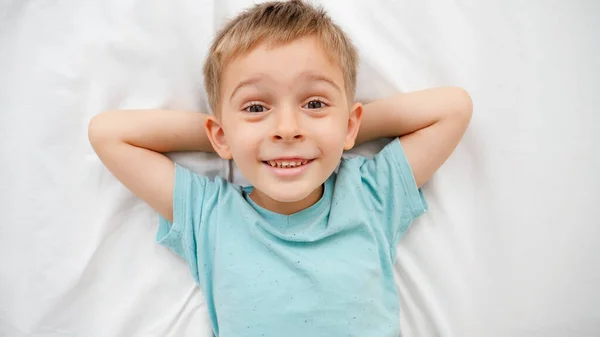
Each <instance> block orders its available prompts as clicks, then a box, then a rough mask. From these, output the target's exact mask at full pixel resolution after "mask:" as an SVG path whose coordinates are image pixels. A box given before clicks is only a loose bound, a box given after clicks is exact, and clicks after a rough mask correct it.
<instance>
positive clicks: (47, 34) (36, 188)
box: [0, 0, 600, 337]
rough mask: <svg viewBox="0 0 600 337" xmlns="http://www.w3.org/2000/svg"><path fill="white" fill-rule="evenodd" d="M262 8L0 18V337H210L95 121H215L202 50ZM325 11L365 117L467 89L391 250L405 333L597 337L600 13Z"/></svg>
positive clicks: (440, 0)
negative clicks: (419, 214)
mask: <svg viewBox="0 0 600 337" xmlns="http://www.w3.org/2000/svg"><path fill="white" fill-rule="evenodd" d="M250 3H252V1H210V0H176V1H161V0H145V1H142V0H118V1H117V0H89V1H75V0H71V1H69V0H63V1H58V0H57V1H43V0H38V1H33V0H30V1H25V0H12V1H11V0H0V216H1V218H0V219H1V222H0V336H10V337H21V336H35V337H41V336H48V337H50V336H52V337H59V336H60V337H70V336H85V337H96V336H98V337H100V336H102V337H106V336H111V337H112V336H117V337H121V336H122V337H126V336H127V337H129V336H160V337H164V336H178V337H179V336H183V337H188V336H189V337H192V336H194V337H196V336H209V335H210V326H209V323H208V318H207V316H206V307H205V306H204V304H203V303H204V300H203V297H202V295H201V293H200V291H199V290H198V289H197V288H196V287H195V286H194V284H193V281H192V278H191V277H190V276H189V274H188V271H187V269H186V266H185V263H183V262H182V261H181V260H179V258H177V257H176V256H174V255H173V254H172V253H170V252H169V251H167V250H166V249H165V248H163V247H161V246H159V245H157V244H155V242H154V235H155V230H156V221H157V217H156V214H155V213H154V212H153V211H152V210H151V209H150V208H149V207H148V206H146V205H145V204H143V203H142V202H141V201H139V200H138V199H136V198H135V197H133V196H132V195H131V194H130V193H129V192H128V191H127V190H126V189H124V188H123V187H121V186H120V184H119V183H118V182H117V181H116V180H115V179H114V178H113V177H112V176H111V175H110V173H109V172H108V171H107V170H106V169H105V168H104V167H103V166H102V164H101V163H100V161H99V160H98V159H97V157H96V156H95V154H94V152H93V151H92V149H91V147H90V146H89V144H88V142H87V123H88V121H89V119H90V118H91V117H92V116H93V115H95V114H96V113H98V112H100V111H102V110H105V109H116V108H123V109H124V108H157V107H163V108H171V109H194V110H201V111H206V109H207V107H206V103H205V96H204V94H203V88H202V85H201V84H202V75H201V66H202V61H203V58H204V56H205V53H206V50H207V48H208V44H209V43H210V39H211V38H212V36H213V34H214V32H215V29H216V28H218V27H219V26H220V25H221V24H222V23H223V22H224V21H225V19H227V18H231V17H232V16H233V15H234V14H235V13H237V12H238V11H239V10H240V9H241V8H244V7H245V6H247V5H248V4H250ZM322 3H324V4H325V6H326V8H327V9H329V10H330V13H331V15H332V16H333V18H334V19H335V20H336V21H337V22H338V23H339V24H340V25H341V26H342V27H343V28H344V29H346V30H347V32H348V33H349V34H350V36H351V37H352V39H353V40H354V42H355V43H356V45H357V46H358V47H359V49H360V52H361V56H362V63H361V70H360V76H359V85H358V87H359V88H358V98H359V99H361V100H365V101H368V100H371V99H374V98H378V97H383V96H386V95H389V94H391V93H394V92H396V91H403V92H405V91H410V90H416V89H421V88H425V87H430V86H436V85H459V86H463V87H465V88H466V89H467V90H468V91H469V92H470V93H471V95H472V97H473V101H474V107H475V111H474V116H473V121H472V123H471V126H470V128H469V130H468V132H467V134H466V135H465V137H464V140H463V142H462V143H461V144H460V146H459V147H458V149H457V150H456V152H455V153H454V154H453V156H452V157H451V158H450V159H449V161H448V162H447V163H446V164H445V165H444V166H443V167H442V169H441V170H440V171H439V172H438V173H437V174H436V175H435V177H434V179H433V180H432V181H431V182H430V183H428V184H427V185H426V186H425V188H424V191H425V195H426V197H427V199H428V201H429V207H430V209H431V210H430V212H429V213H428V214H427V215H426V216H425V217H423V218H422V219H421V220H419V221H418V222H416V223H415V224H414V225H413V227H412V228H411V230H410V231H409V234H408V235H407V236H406V237H405V239H404V240H403V241H402V243H401V245H400V247H399V263H398V285H399V287H400V291H401V299H400V300H401V301H402V304H401V306H402V310H403V311H402V315H401V316H402V323H401V324H402V330H403V334H404V335H405V336H460V337H462V336H467V337H468V336H488V337H495V336H513V337H526V336H527V337H531V336H544V337H554V336H556V337H559V336H561V337H562V336H582V337H583V336H589V337H591V336H599V335H600V309H599V303H600V290H599V289H598V287H599V286H600V268H599V266H600V248H598V242H599V239H600V205H598V204H599V202H600V177H599V175H600V150H599V149H598V147H599V146H600V135H598V134H597V133H596V131H597V129H598V128H599V127H600V109H599V106H600V98H599V97H600V95H599V89H600V61H599V60H600V37H599V36H598V35H599V33H598V32H600V23H599V22H600V21H598V17H599V14H600V2H598V1H595V0H577V1H567V0H563V1H558V0H549V1H542V0H536V1H533V0H529V1H518V0H510V1H472V0H456V1H446V0H425V1H421V0H419V1H408V0H399V1H392V0H371V1H366V0H352V1H334V0H330V1H322ZM378 146H381V144H371V145H367V146H365V147H363V148H362V149H360V150H361V152H362V153H365V154H370V153H373V151H374V150H375V149H376V148H377V147H378ZM176 159H177V160H178V161H180V162H182V163H185V164H186V165H188V166H190V167H193V168H195V169H196V170H197V171H198V172H201V173H205V174H209V175H215V174H223V175H226V174H227V173H228V172H227V168H228V165H227V163H224V162H221V161H219V160H217V159H216V158H215V157H214V156H211V155H206V154H187V155H179V156H176ZM236 177H237V179H239V178H240V177H239V174H237V175H236Z"/></svg>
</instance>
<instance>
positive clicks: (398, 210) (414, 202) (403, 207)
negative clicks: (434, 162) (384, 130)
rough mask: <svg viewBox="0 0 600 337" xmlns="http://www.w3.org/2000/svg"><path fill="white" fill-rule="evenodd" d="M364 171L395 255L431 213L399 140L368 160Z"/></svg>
mask: <svg viewBox="0 0 600 337" xmlns="http://www.w3.org/2000/svg"><path fill="white" fill-rule="evenodd" d="M360 170H361V178H362V184H363V188H364V190H365V193H364V194H365V197H366V199H367V202H368V203H370V206H371V207H372V208H373V210H374V213H375V214H378V215H379V216H380V218H379V220H380V221H381V223H382V225H383V226H384V230H385V234H386V237H387V239H388V241H389V244H390V248H392V251H395V247H396V244H397V243H398V241H399V240H400V238H401V237H402V236H403V235H404V233H406V231H407V230H408V227H409V226H410V224H411V223H412V222H413V220H415V219H416V218H418V217H420V216H421V215H422V214H423V213H425V212H426V211H427V203H426V202H425V198H424V196H423V193H422V191H421V190H420V189H418V188H417V184H416V182H415V178H414V176H413V173H412V170H411V168H410V165H409V163H408V160H407V159H406V156H405V154H404V150H403V149H402V145H401V143H400V141H399V139H398V138H396V139H394V140H393V141H391V142H390V143H389V144H388V145H386V146H385V147H384V148H383V150H381V151H380V152H379V153H378V154H377V155H375V157H373V158H372V159H369V160H365V161H364V163H363V164H362V165H361V168H360Z"/></svg>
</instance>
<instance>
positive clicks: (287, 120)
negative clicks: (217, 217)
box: [207, 37, 362, 213]
mask: <svg viewBox="0 0 600 337" xmlns="http://www.w3.org/2000/svg"><path fill="white" fill-rule="evenodd" d="M344 88H345V83H344V76H343V73H342V71H341V68H340V67H339V66H338V65H336V64H334V63H332V62H331V61H330V60H329V58H328V57H327V55H326V54H325V52H324V51H323V50H322V48H321V47H320V45H319V44H318V42H317V40H316V39H315V38H312V37H307V38H303V39H299V40H296V41H294V42H292V43H289V44H286V45H282V46H277V47H272V48H267V46H265V45H264V44H263V45H260V46H258V47H257V48H255V49H253V50H252V51H251V52H250V53H248V54H246V55H243V56H241V57H238V58H236V59H234V60H232V61H231V62H230V63H228V65H227V66H226V69H225V70H224V73H223V75H222V87H221V93H222V94H221V95H222V96H221V98H220V99H221V101H220V102H221V111H220V116H219V118H218V119H216V118H211V120H210V121H209V122H207V132H208V134H209V138H210V139H211V141H212V144H213V146H214V148H215V150H216V151H217V152H218V153H219V155H221V157H223V158H233V159H234V160H235V162H236V164H237V166H238V167H239V169H240V170H241V172H242V174H243V175H244V176H245V177H246V178H247V179H248V180H249V181H250V183H252V185H253V186H254V188H255V190H254V192H253V193H252V196H253V199H254V200H255V201H257V202H258V203H259V204H261V206H263V207H265V208H268V209H270V210H272V211H275V212H287V213H291V212H296V211H299V210H301V209H303V208H306V207H308V206H310V205H311V204H313V203H314V202H316V201H317V200H318V198H319V197H320V195H321V186H322V184H323V182H325V180H326V179H327V178H328V177H329V176H330V175H331V174H332V172H333V171H334V170H335V168H336V166H337V165H338V163H339V161H340V158H341V157H342V152H343V150H344V149H350V148H351V147H352V146H353V145H354V140H355V138H356V134H357V131H358V127H359V124H360V118H361V114H362V107H361V105H360V104H359V103H356V104H354V105H353V106H349V103H348V102H349V100H348V97H347V95H346V91H345V89H344ZM259 200H260V202H259ZM294 205H296V206H297V207H294ZM282 210H285V211H282Z"/></svg>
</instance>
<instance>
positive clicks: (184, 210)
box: [157, 140, 427, 337]
mask: <svg viewBox="0 0 600 337" xmlns="http://www.w3.org/2000/svg"><path fill="white" fill-rule="evenodd" d="M250 192H251V187H244V188H242V187H239V186H236V185H234V184H231V183H229V182H228V181H226V180H223V179H221V178H219V177H217V178H215V179H214V180H213V179H209V178H206V177H202V176H199V175H197V174H195V173H192V172H191V171H189V170H187V169H185V168H183V167H181V166H179V165H177V166H176V174H175V190H174V198H173V199H174V200H173V203H174V204H173V218H174V220H173V223H172V224H171V223H169V222H168V221H167V220H165V219H164V218H162V217H161V219H160V224H159V230H158V235H157V240H158V241H159V242H160V243H161V244H163V245H165V246H167V247H169V248H171V249H172V250H173V251H175V252H176V253H177V254H179V255H180V256H182V257H183V258H184V259H185V260H186V261H187V264H188V266H189V268H190V270H191V272H192V275H193V277H194V279H195V280H196V282H197V283H198V285H199V286H200V287H201V288H202V290H203V292H204V295H205V297H206V301H207V304H208V310H209V314H210V320H211V323H212V326H213V331H214V333H215V335H216V336H221V337H233V336H235V337H242V336H252V337H256V336H258V337H261V336H272V337H280V336H289V337H293V336H311V337H318V336H327V337H330V336H361V337H363V336H378V337H383V336H390V337H392V336H393V337H397V336H398V335H399V333H400V322H399V312H400V306H399V300H398V292H397V288H396V284H395V280H394V274H393V264H394V261H395V252H396V247H395V246H396V243H397V242H398V240H399V239H400V238H401V237H402V235H403V234H404V233H405V232H406V230H407V229H408V227H409V225H410V223H411V222H412V221H413V220H414V219H415V218H417V217H418V216H420V215H421V214H423V213H424V212H425V211H426V209H427V206H426V204H425V200H424V199H423V195H422V193H421V192H420V190H418V189H417V187H416V184H415V181H414V177H413V174H412V171H411V169H410V167H409V165H408V162H407V160H406V157H405V155H404V152H403V150H402V147H401V145H400V142H399V141H398V140H394V141H392V142H391V143H390V144H388V145H387V146H386V147H385V148H384V149H383V150H382V151H381V152H379V153H378V154H377V155H376V156H375V157H374V158H373V159H366V158H363V157H355V158H351V159H343V160H342V162H341V164H340V167H339V170H338V172H337V173H334V174H332V176H331V177H330V178H329V179H328V180H327V181H326V182H325V184H324V191H323V196H322V197H321V199H320V200H319V201H318V202H317V203H316V204H314V205H312V206H311V207H309V208H307V209H305V210H302V211H300V212H298V213H295V214H292V215H282V214H276V213H273V212H270V211H268V210H266V209H263V208H261V207H260V206H258V205H257V204H255V203H254V202H253V201H252V200H251V199H250V198H249V193H250Z"/></svg>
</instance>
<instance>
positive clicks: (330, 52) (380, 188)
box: [89, 0, 472, 337]
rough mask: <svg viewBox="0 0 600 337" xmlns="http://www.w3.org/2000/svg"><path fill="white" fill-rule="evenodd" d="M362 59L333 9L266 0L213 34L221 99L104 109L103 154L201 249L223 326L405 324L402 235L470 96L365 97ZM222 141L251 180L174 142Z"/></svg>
mask: <svg viewBox="0 0 600 337" xmlns="http://www.w3.org/2000/svg"><path fill="white" fill-rule="evenodd" d="M357 59H358V57H357V53H356V51H355V49H354V47H353V46H352V44H351V42H350V41H349V39H348V38H347V37H346V36H345V35H344V33H343V32H342V31H341V29H340V28H339V27H338V26H336V25H335V24H333V23H332V21H331V19H330V18H329V17H328V16H327V15H326V13H325V12H324V11H323V10H322V9H315V8H313V7H311V6H310V5H308V4H305V3H304V2H302V1H300V0H296V1H288V2H269V3H263V4H259V5H255V6H254V7H252V8H251V9H249V10H247V11H246V12H244V13H242V14H240V15H239V16H238V17H237V18H235V19H234V20H233V21H232V22H230V23H229V24H228V25H227V26H226V27H224V29H223V30H222V31H220V33H219V34H218V35H217V37H216V39H215V40H214V42H213V45H212V47H211V49H210V52H209V55H208V58H207V60H206V63H205V66H204V72H205V85H206V90H207V93H208V97H209V103H210V106H211V108H212V110H213V115H205V114H201V113H193V112H181V111H116V112H115V111H113V112H104V113H102V114H99V115H98V116H96V117H94V118H93V120H92V121H91V123H90V126H89V138H90V142H91V143H92V145H93V147H94V149H95V151H96V152H97V154H98V156H99V157H100V158H101V160H102V161H103V163H104V164H105V165H106V166H107V167H108V169H109V170H110V171H111V172H112V173H113V174H114V175H115V176H116V177H117V178H118V179H119V180H120V181H121V182H122V183H123V184H124V185H125V186H127V187H128V188H129V189H130V190H131V191H132V192H133V193H135V194H136V195H137V196H139V197H140V198H141V199H143V200H145V201H146V202H147V203H148V204H149V205H150V206H152V207H153V208H154V209H155V210H156V211H157V212H158V213H159V214H160V215H161V217H160V222H159V229H158V235H157V240H158V241H159V242H160V243H161V244H164V245H166V246H167V247H169V248H171V249H172V250H173V251H174V252H176V253H177V254H179V255H181V256H182V257H183V258H184V259H185V260H186V261H187V263H188V266H189V268H190V270H191V272H192V275H193V277H194V279H195V281H196V282H197V284H198V285H199V286H200V287H201V288H202V290H203V292H204V294H205V297H206V301H207V304H208V308H209V313H210V319H211V323H212V327H213V331H214V333H215V335H216V336H236V337H238V336H398V335H399V332H400V325H399V320H398V318H399V310H400V309H399V303H398V293H397V290H396V285H395V282H394V276H393V264H394V261H395V252H396V249H395V247H396V243H397V242H398V240H399V239H400V238H401V237H402V235H403V234H404V233H405V231H406V230H407V228H408V226H409V224H410V223H411V222H412V221H413V220H414V219H415V218H417V217H418V216H420V215H421V214H422V213H423V212H424V211H425V210H426V204H425V201H424V199H423V196H422V194H421V193H420V192H419V190H418V188H419V187H420V186H421V185H422V184H423V183H425V182H426V181H427V180H428V179H429V178H430V177H431V176H432V175H433V173H434V172H435V171H436V170H437V169H438V168H439V167H440V166H441V165H442V163H443V162H444V161H445V160H446V159H447V158H448V156H449V155H450V154H451V152H452V151H453V150H454V148H455V146H456V145H457V143H458V142H459V140H460V138H461V137H462V135H463V133H464V131H465V129H466V127H467V125H468V123H469V120H470V116H471V110H472V107H471V100H470V98H469V96H468V94H466V92H465V91H464V90H462V89H458V88H437V89H430V90H424V91H420V92H414V93H409V94H403V95H395V96H392V97H390V98H387V99H383V100H379V101H376V102H372V103H369V104H366V105H364V106H363V105H362V104H361V103H355V102H354V91H355V82H356V67H357V62H358V61H357ZM399 136H400V138H399V139H400V140H398V139H394V140H393V141H392V142H391V143H390V144H389V145H387V146H386V147H385V148H384V149H383V150H382V151H381V152H380V153H379V154H377V155H376V156H375V157H374V158H373V159H369V160H367V159H365V158H362V157H356V158H353V159H342V153H343V151H344V150H348V149H350V148H352V147H353V146H354V145H355V143H362V142H366V141H369V140H372V139H375V138H378V137H399ZM212 150H214V151H216V152H217V153H218V154H219V155H220V156H221V157H222V158H224V159H233V160H234V161H235V162H236V164H237V166H238V167H239V169H240V170H241V172H242V174H244V176H245V177H246V178H247V179H248V181H249V182H250V183H251V184H252V186H249V187H243V188H242V187H238V186H234V185H233V184H231V183H229V182H228V181H226V180H223V179H221V178H218V177H217V178H215V179H214V180H211V179H208V178H206V177H201V176H198V175H196V174H194V173H192V172H191V171H189V170H187V169H186V168H184V167H181V166H179V165H176V164H174V163H173V162H171V161H170V160H169V159H168V158H167V157H166V156H164V155H163V154H161V153H164V152H170V151H212ZM340 161H341V162H340ZM338 165H339V168H338ZM336 168H338V170H337V172H336Z"/></svg>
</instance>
